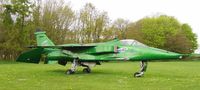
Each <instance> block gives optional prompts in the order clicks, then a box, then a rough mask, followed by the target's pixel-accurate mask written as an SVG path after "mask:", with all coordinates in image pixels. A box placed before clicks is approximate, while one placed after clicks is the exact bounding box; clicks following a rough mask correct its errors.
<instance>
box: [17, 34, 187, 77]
mask: <svg viewBox="0 0 200 90" xmlns="http://www.w3.org/2000/svg"><path fill="white" fill-rule="evenodd" d="M35 35H36V39H37V46H30V47H29V48H32V49H31V50H29V51H26V52H24V53H22V54H21V55H20V56H19V57H18V58H17V61H20V62H29V63H39V62H40V59H41V58H42V57H43V58H45V63H52V62H55V61H56V62H58V64H60V65H64V66H65V65H66V64H67V62H72V66H71V68H70V69H68V70H67V71H66V74H73V73H75V71H76V68H77V66H83V67H86V68H84V69H83V72H85V73H90V72H91V69H90V67H92V66H95V65H100V62H102V61H141V69H140V70H139V71H138V72H136V73H134V77H141V76H143V75H144V72H145V71H146V69H147V61H151V60H163V59H181V58H182V57H183V56H185V55H184V54H179V53H174V52H170V51H166V50H162V49H158V48H153V47H149V46H146V45H144V44H142V43H140V42H138V41H136V40H132V39H125V40H118V39H114V40H112V41H108V42H102V43H91V44H64V45H55V44H54V43H53V42H52V41H51V40H50V39H49V38H48V37H47V36H46V34H45V32H44V31H41V30H36V32H35ZM44 56H45V57H44Z"/></svg>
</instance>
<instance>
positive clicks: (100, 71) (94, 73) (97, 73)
mask: <svg viewBox="0 0 200 90" xmlns="http://www.w3.org/2000/svg"><path fill="white" fill-rule="evenodd" d="M47 72H48V73H52V74H65V75H66V70H64V69H56V70H48V71H47ZM113 74H120V72H109V71H107V70H106V71H103V70H94V71H92V72H91V73H84V72H82V70H77V71H76V72H75V73H74V74H71V75H113Z"/></svg>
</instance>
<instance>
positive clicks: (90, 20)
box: [0, 0, 197, 60]
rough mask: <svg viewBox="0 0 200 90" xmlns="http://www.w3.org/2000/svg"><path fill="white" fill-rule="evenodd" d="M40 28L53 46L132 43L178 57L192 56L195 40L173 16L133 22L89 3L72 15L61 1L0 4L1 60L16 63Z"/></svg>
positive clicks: (22, 0) (14, 0)
mask: <svg viewBox="0 0 200 90" xmlns="http://www.w3.org/2000/svg"><path fill="white" fill-rule="evenodd" d="M133 17H134V16H133ZM37 28H41V29H42V30H44V31H46V33H47V35H48V36H49V38H50V39H51V40H52V41H53V42H54V43H56V44H65V43H93V42H102V41H108V40H112V39H114V38H119V39H135V40H138V41H140V42H142V43H144V44H146V45H149V46H152V47H156V48H161V49H165V50H169V51H173V52H179V53H192V52H194V50H195V49H196V48H197V36H196V35H195V34H194V33H193V32H192V28H191V27H190V25H189V24H186V23H184V24H182V23H181V22H179V21H178V20H177V19H176V18H174V17H173V16H167V15H157V16H147V17H144V18H142V19H140V20H138V21H136V22H134V21H130V20H125V19H123V18H118V19H116V20H114V21H111V20H110V18H109V16H108V15H107V12H105V11H100V10H97V9H96V8H95V6H94V5H92V4H91V3H86V4H85V5H84V6H83V7H82V8H81V9H80V10H78V11H74V10H73V9H72V7H71V6H70V3H66V2H64V1H63V0H59V1H57V0H46V1H42V0H2V1H0V59H1V60H15V59H16V58H17V56H18V55H19V54H20V53H22V52H23V51H25V50H27V48H25V47H26V46H29V45H36V41H35V37H34V32H35V29H37Z"/></svg>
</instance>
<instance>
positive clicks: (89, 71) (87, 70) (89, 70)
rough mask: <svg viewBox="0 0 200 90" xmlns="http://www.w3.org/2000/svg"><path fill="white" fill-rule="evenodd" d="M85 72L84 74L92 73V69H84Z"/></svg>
mask: <svg viewBox="0 0 200 90" xmlns="http://www.w3.org/2000/svg"><path fill="white" fill-rule="evenodd" d="M83 72H84V73H91V69H90V68H84V69H83Z"/></svg>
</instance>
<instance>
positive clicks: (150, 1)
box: [69, 0, 200, 43]
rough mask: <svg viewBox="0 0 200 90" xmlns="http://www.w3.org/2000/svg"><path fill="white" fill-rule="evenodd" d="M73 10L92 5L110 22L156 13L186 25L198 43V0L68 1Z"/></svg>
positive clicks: (199, 6)
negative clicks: (104, 13)
mask: <svg viewBox="0 0 200 90" xmlns="http://www.w3.org/2000/svg"><path fill="white" fill-rule="evenodd" d="M69 2H70V3H71V6H72V8H73V9H74V10H79V9H80V8H82V7H83V6H84V5H85V3H88V2H90V3H92V4H93V5H94V6H95V7H96V8H97V9H98V10H100V11H106V12H107V13H108V16H109V17H110V19H111V20H115V19H117V18H124V19H128V20H130V21H133V22H134V21H137V20H139V19H141V18H143V17H145V16H152V15H156V14H158V13H161V14H166V15H169V16H174V17H175V18H176V19H178V20H179V21H180V22H181V23H188V24H189V25H190V26H191V27H192V29H193V32H195V33H196V34H197V35H198V43H200V1H199V0H69Z"/></svg>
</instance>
